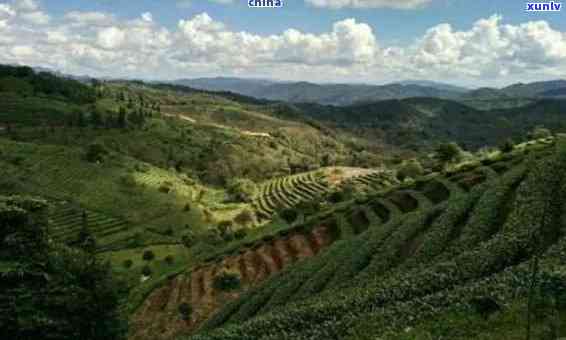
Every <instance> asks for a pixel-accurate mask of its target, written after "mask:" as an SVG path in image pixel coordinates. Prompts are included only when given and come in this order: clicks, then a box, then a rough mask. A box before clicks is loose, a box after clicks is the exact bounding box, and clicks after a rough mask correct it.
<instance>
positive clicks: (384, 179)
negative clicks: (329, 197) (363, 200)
mask: <svg viewBox="0 0 566 340" xmlns="http://www.w3.org/2000/svg"><path fill="white" fill-rule="evenodd" d="M346 183H351V184H354V185H358V184H359V185H364V186H367V187H368V188H371V189H373V190H376V191H379V190H383V189H385V188H388V187H390V186H393V185H397V184H399V181H398V180H397V179H396V178H395V177H394V176H393V175H392V174H391V173H390V172H386V171H379V172H372V173H369V174H367V175H362V176H356V177H353V178H351V179H349V180H347V181H346V182H345V184H346Z"/></svg>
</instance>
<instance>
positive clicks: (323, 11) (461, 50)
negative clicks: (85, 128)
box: [0, 0, 566, 87]
mask: <svg viewBox="0 0 566 340" xmlns="http://www.w3.org/2000/svg"><path fill="white" fill-rule="evenodd" d="M247 3H248V1H247V0H136V1H131V0H0V63H7V64H25V65H31V66H42V67H48V68H52V69H56V70H58V71H61V72H64V73H70V74H76V75H91V76H96V77H114V78H117V77H123V78H136V79H152V80H170V79H179V78H197V77H215V76H226V77H234V76H235V77H243V78H267V79H278V80H292V81H312V82H321V83H322V82H324V83H326V82H333V83H371V84H383V83H388V82H394V81H400V80H407V79H411V80H415V79H418V80H433V81H441V82H449V83H452V84H456V85H464V86H473V87H480V86H498V87H500V86H505V85H509V84H511V83H515V82H532V81H539V80H550V79H558V78H566V20H565V19H566V8H565V9H564V10H563V11H560V12H538V13H533V12H526V11H525V8H526V2H525V1H522V0H474V1H469V0H287V1H283V7H281V8H249V7H248V5H247ZM564 5H566V4H564Z"/></svg>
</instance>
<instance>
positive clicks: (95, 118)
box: [90, 109, 103, 127]
mask: <svg viewBox="0 0 566 340" xmlns="http://www.w3.org/2000/svg"><path fill="white" fill-rule="evenodd" d="M90 123H91V124H92V125H93V126H95V127H99V126H101V125H103V124H102V116H101V115H100V112H98V110H96V109H93V110H92V111H91V114H90Z"/></svg>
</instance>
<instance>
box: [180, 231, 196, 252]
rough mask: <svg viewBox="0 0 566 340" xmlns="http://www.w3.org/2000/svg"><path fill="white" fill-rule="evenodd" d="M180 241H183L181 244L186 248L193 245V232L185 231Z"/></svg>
mask: <svg viewBox="0 0 566 340" xmlns="http://www.w3.org/2000/svg"><path fill="white" fill-rule="evenodd" d="M181 242H182V243H183V245H184V246H185V247H187V248H190V247H192V246H193V245H194V242H195V236H194V235H193V233H192V232H191V231H190V230H189V231H186V232H185V233H184V234H183V236H182V237H181Z"/></svg>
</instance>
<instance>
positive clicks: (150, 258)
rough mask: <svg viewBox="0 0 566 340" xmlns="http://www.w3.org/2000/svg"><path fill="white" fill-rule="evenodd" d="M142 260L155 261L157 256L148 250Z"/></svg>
mask: <svg viewBox="0 0 566 340" xmlns="http://www.w3.org/2000/svg"><path fill="white" fill-rule="evenodd" d="M142 259H143V260H144V261H148V262H149V261H153V259H155V254H154V253H153V251H151V250H146V251H144V252H143V255H142Z"/></svg>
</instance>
